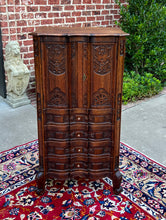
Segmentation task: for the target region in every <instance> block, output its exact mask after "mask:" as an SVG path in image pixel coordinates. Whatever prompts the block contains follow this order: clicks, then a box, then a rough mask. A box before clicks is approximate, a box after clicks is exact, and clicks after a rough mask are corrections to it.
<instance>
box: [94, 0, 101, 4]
mask: <svg viewBox="0 0 166 220" xmlns="http://www.w3.org/2000/svg"><path fill="white" fill-rule="evenodd" d="M93 3H98V4H101V0H93Z"/></svg>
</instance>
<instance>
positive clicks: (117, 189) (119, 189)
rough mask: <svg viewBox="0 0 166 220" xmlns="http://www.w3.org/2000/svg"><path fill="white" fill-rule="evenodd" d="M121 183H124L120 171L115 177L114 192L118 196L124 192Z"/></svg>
mask: <svg viewBox="0 0 166 220" xmlns="http://www.w3.org/2000/svg"><path fill="white" fill-rule="evenodd" d="M121 181H122V174H121V173H120V171H119V170H118V171H116V172H115V173H114V175H113V191H114V193H115V194H116V195H117V194H119V193H121V192H122V191H123V189H122V187H121V185H120V184H121Z"/></svg>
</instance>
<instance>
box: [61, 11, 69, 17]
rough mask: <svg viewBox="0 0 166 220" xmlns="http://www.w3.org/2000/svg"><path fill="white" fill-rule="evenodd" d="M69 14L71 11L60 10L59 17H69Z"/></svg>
mask: <svg viewBox="0 0 166 220" xmlns="http://www.w3.org/2000/svg"><path fill="white" fill-rule="evenodd" d="M69 16H71V12H62V13H61V17H69Z"/></svg>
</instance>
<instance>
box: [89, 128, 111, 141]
mask: <svg viewBox="0 0 166 220" xmlns="http://www.w3.org/2000/svg"><path fill="white" fill-rule="evenodd" d="M112 135H113V133H112V125H111V124H107V125H106V124H98V125H97V124H94V125H89V139H94V140H99V139H100V140H104V139H109V140H112V139H113V137H112Z"/></svg>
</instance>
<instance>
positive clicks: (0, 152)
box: [0, 139, 38, 154]
mask: <svg viewBox="0 0 166 220" xmlns="http://www.w3.org/2000/svg"><path fill="white" fill-rule="evenodd" d="M34 141H38V139H35V140H33V141H29V142H27V143H24V144H19V145H17V146H15V147H12V148H10V149H8V150H4V151H0V154H3V153H6V152H7V151H11V150H14V149H15V148H17V147H20V146H23V145H27V144H30V143H32V142H34Z"/></svg>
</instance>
